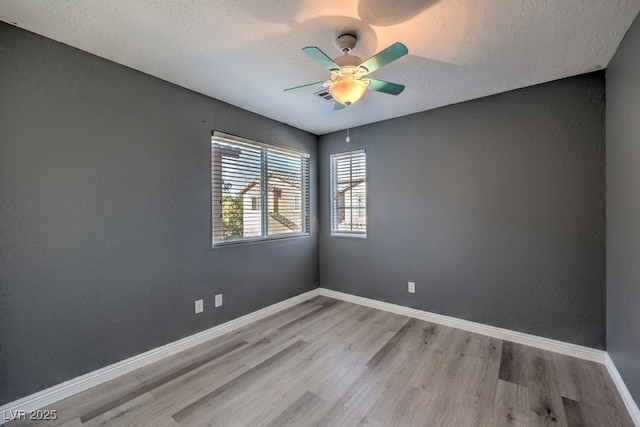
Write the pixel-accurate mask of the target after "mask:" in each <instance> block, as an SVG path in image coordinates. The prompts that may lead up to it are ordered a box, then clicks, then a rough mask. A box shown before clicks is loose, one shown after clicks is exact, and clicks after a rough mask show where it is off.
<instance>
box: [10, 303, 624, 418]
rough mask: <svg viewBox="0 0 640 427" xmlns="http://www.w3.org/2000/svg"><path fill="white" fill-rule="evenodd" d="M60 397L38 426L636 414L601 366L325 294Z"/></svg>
mask: <svg viewBox="0 0 640 427" xmlns="http://www.w3.org/2000/svg"><path fill="white" fill-rule="evenodd" d="M50 409H56V410H57V411H58V416H59V418H58V420H57V421H56V422H54V423H52V422H49V423H48V424H44V423H43V424H37V425H63V426H67V427H70V426H85V425H87V426H98V425H108V426H127V427H131V426H154V427H163V426H178V425H180V426H205V425H213V426H225V427H227V426H290V425H297V426H305V427H306V426H385V427H386V426H394V427H395V426H503V425H514V426H538V425H540V426H542V425H545V426H546V425H558V426H599V427H600V426H606V427H613V426H625V427H626V426H633V423H632V421H631V419H630V418H629V415H628V414H627V412H626V410H625V408H624V404H623V403H622V401H621V399H620V397H619V395H618V393H617V391H616V389H615V386H614V384H613V382H612V381H611V379H610V378H609V376H608V374H607V372H606V370H605V368H604V367H603V366H602V365H599V364H596V363H592V362H587V361H583V360H579V359H575V358H572V357H568V356H563V355H558V354H555V353H550V352H547V351H542V350H538V349H535V348H531V347H526V346H523V345H519V344H514V343H512V342H508V341H501V340H499V339H494V338H489V337H485V336H482V335H478V334H473V333H470V332H464V331H461V330H458V329H453V328H449V327H445V326H440V325H436V324H432V323H428V322H423V321H420V320H416V319H410V318H407V317H403V316H399V315H396V314H391V313H386V312H383V311H379V310H374V309H371V308H367V307H361V306H358V305H355V304H350V303H346V302H342V301H336V300H332V299H329V298H325V297H317V298H314V299H312V300H309V301H307V302H305V303H302V304H299V305H297V306H295V307H292V308H290V309H288V310H285V311H283V312H280V313H277V314H275V315H273V316H271V317H269V318H268V319H265V320H262V321H259V322H256V323H255V324H252V325H249V326H247V327H245V328H242V329H240V330H237V331H235V332H233V333H230V334H227V335H224V336H221V337H219V338H216V339H214V340H211V341H209V342H207V343H205V344H202V345H200V346H198V347H195V348H192V349H190V350H188V351H185V352H183V353H181V354H178V355H175V356H172V357H171V358H168V359H164V360H162V361H160V362H157V363H155V364H153V365H149V366H147V367H144V368H142V369H139V370H137V371H135V372H132V373H130V374H128V375H126V376H123V377H120V378H118V379H116V380H113V381H111V382H108V383H105V384H102V385H100V386H97V387H95V388H93V389H90V390H87V391H85V392H83V393H80V394H78V395H76V396H73V397H70V398H68V399H66V400H64V401H61V402H58V403H57V404H54V405H52V406H51V407H50ZM8 425H15V426H18V425H27V423H24V422H20V421H18V422H13V423H9V424H8ZM29 425H34V424H29Z"/></svg>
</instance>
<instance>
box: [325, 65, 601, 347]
mask: <svg viewBox="0 0 640 427" xmlns="http://www.w3.org/2000/svg"><path fill="white" fill-rule="evenodd" d="M425 96H428V95H425ZM381 101H382V100H381ZM363 102H374V99H373V97H372V98H370V99H365V100H364V101H363ZM353 108H358V106H357V105H356V106H354V107H353ZM604 115H605V97H604V75H603V73H594V74H588V75H583V76H579V77H574V78H569V79H565V80H560V81H556V82H551V83H547V84H543V85H539V86H535V87H530V88H525V89H521V90H517V91H513V92H508V93H504V94H500V95H496V96H492V97H489V98H484V99H479V100H474V101H471V102H466V103H462V104H457V105H453V106H448V107H444V108H440V109H437V110H432V111H428V112H424V113H419V114H415V115H411V116H407V117H402V118H398V119H394V120H389V121H385V122H380V123H376V124H372V125H368V126H364V127H360V128H356V129H352V131H351V142H350V143H349V144H346V143H345V133H344V132H338V133H334V134H329V135H325V136H322V137H321V138H320V143H319V150H318V154H319V160H318V164H319V168H320V172H319V182H320V190H319V191H320V193H319V200H320V231H321V233H320V265H321V270H320V285H321V286H323V287H326V288H329V289H334V290H337V291H342V292H346V293H350V294H355V295H361V296H364V297H369V298H374V299H377V300H382V301H387V302H390V303H395V304H401V305H404V306H409V307H414V308H418V309H422V310H427V311H430V312H435V313H441V314H445V315H449V316H454V317H458V318H462V319H468V320H471V321H476V322H481V323H484V324H489V325H495V326H499V327H503V328H508V329H512V330H516V331H523V332H527V333H531V334H535V335H541V336H545V337H549V338H554V339H559V340H562V341H567V342H571V343H576V344H581V345H585V346H590V347H594V348H598V349H603V348H604V347H605V144H604V140H605V123H604ZM359 148H365V149H366V152H367V171H368V174H369V175H368V177H367V186H368V215H369V216H368V221H369V224H368V237H367V238H366V239H357V238H347V237H330V236H329V155H330V154H331V153H335V152H342V151H346V150H354V149H359ZM407 281H415V282H416V287H417V293H416V294H415V295H413V294H409V293H408V292H407Z"/></svg>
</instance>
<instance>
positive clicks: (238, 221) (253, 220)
mask: <svg viewBox="0 0 640 427" xmlns="http://www.w3.org/2000/svg"><path fill="white" fill-rule="evenodd" d="M211 188H212V198H211V199H212V239H213V244H214V245H219V244H225V243H239V242H246V241H254V240H265V239H270V238H278V237H292V236H297V235H308V234H309V200H310V199H309V197H310V196H309V155H308V154H307V153H302V152H297V151H294V150H288V149H283V148H279V147H275V146H271V145H268V144H264V143H259V142H255V141H251V140H247V139H244V138H240V137H236V136H232V135H228V134H224V133H222V132H214V133H213V138H212V144H211ZM296 200H299V201H300V206H299V209H296V207H298V206H297V205H296Z"/></svg>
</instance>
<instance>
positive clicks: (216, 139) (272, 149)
mask: <svg viewBox="0 0 640 427" xmlns="http://www.w3.org/2000/svg"><path fill="white" fill-rule="evenodd" d="M216 143H218V144H220V143H223V144H228V145H230V146H231V147H234V148H238V147H241V146H249V147H250V148H251V149H256V150H260V153H261V161H260V177H259V179H260V183H259V185H260V188H261V193H260V203H259V206H260V208H259V211H260V229H261V230H260V236H252V237H240V238H231V239H226V240H216V234H217V233H219V231H217V229H216V222H218V226H221V224H222V219H221V218H222V207H216V202H218V203H219V204H221V203H222V194H223V188H222V183H223V182H224V181H223V180H222V174H223V169H222V166H220V172H219V176H216V171H215V164H216V159H215V158H214V144H216ZM269 153H271V155H272V156H273V155H284V156H292V157H298V158H300V160H301V161H302V165H301V171H300V175H301V176H300V197H301V210H300V215H301V217H300V219H301V224H300V226H301V228H302V231H292V232H287V233H279V234H272V235H269V196H270V194H269V191H268V186H269V185H270V184H269V172H270V169H269V162H268V157H269ZM220 165H222V162H220ZM310 167H311V156H310V154H309V153H307V152H305V151H302V150H296V149H292V148H286V147H281V146H279V145H275V144H269V143H265V142H261V141H255V140H252V139H248V138H243V137H240V136H236V135H231V134H228V133H224V132H220V131H213V132H212V133H211V247H212V248H217V247H223V246H229V245H238V244H246V243H255V242H265V241H272V240H282V239H292V238H299V237H308V236H310V235H311V183H310V181H311V174H310ZM217 180H219V182H220V189H218V191H219V193H220V194H219V195H218V197H216V188H215V186H216V184H215V182H216V181H217ZM252 204H253V201H252ZM252 211H253V210H252ZM216 212H219V213H220V219H219V220H218V221H216ZM253 212H256V211H253ZM243 224H244V223H243Z"/></svg>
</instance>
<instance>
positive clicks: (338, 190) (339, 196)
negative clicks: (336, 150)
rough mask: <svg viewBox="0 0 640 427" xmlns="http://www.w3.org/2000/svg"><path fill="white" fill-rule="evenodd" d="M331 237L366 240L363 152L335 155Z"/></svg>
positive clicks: (332, 157) (332, 170) (332, 172)
mask: <svg viewBox="0 0 640 427" xmlns="http://www.w3.org/2000/svg"><path fill="white" fill-rule="evenodd" d="M330 163H331V234H332V235H352V236H357V237H366V234H367V182H366V153H365V151H364V150H358V151H351V152H348V153H340V154H332V155H331V157H330Z"/></svg>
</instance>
